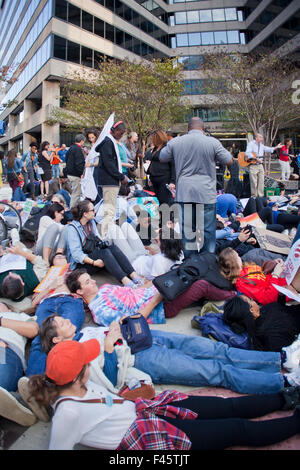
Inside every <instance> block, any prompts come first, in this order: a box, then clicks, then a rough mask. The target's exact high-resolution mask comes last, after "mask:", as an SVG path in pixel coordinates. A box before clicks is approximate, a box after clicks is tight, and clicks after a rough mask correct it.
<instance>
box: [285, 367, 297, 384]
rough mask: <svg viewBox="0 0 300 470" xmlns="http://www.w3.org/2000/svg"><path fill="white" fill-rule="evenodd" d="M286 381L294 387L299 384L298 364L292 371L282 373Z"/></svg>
mask: <svg viewBox="0 0 300 470" xmlns="http://www.w3.org/2000/svg"><path fill="white" fill-rule="evenodd" d="M284 375H285V377H286V379H287V381H288V383H289V384H290V385H292V387H296V386H299V385H300V366H298V367H297V369H295V370H294V371H293V372H291V373H290V374H284Z"/></svg>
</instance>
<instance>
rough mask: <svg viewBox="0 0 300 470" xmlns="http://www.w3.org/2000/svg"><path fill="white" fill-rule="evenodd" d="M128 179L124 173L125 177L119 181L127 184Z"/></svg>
mask: <svg viewBox="0 0 300 470" xmlns="http://www.w3.org/2000/svg"><path fill="white" fill-rule="evenodd" d="M128 181H129V179H128V178H127V176H126V175H125V178H124V179H123V180H122V181H121V184H127V183H128Z"/></svg>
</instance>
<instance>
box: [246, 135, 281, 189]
mask: <svg viewBox="0 0 300 470" xmlns="http://www.w3.org/2000/svg"><path fill="white" fill-rule="evenodd" d="M263 139H264V138H263V136H262V135H261V134H256V136H255V140H252V141H251V142H248V145H247V148H246V157H247V158H248V160H252V161H253V163H251V165H250V166H249V179H250V187H251V196H252V197H263V196H264V188H265V170H264V166H263V163H262V162H263V158H262V157H263V156H264V153H265V152H268V153H273V152H274V150H276V149H281V147H283V144H278V145H277V146H276V147H267V146H266V145H264V144H263V143H262V142H263ZM253 154H254V155H253ZM254 162H255V163H254Z"/></svg>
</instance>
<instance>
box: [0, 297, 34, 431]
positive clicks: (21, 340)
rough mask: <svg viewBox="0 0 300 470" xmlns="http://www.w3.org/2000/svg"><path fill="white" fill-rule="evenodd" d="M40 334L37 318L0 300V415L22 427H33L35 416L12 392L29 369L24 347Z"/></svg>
mask: <svg viewBox="0 0 300 470" xmlns="http://www.w3.org/2000/svg"><path fill="white" fill-rule="evenodd" d="M37 334H38V324H37V323H36V322H35V318H34V317H30V316H29V315H26V314H25V313H14V312H12V311H11V309H10V307H9V306H8V305H6V304H5V303H0V416H3V417H4V418H6V419H9V420H11V421H14V422H16V423H18V424H20V425H22V426H31V425H32V424H34V423H35V421H36V418H35V416H34V415H33V414H32V413H31V411H30V410H29V409H27V408H25V407H24V406H23V405H21V403H19V402H18V400H16V398H15V397H14V396H13V395H11V394H10V393H9V392H15V391H17V389H18V380H19V379H20V378H21V377H22V376H23V374H24V371H25V369H26V362H25V346H26V343H27V339H31V338H34V337H35V336H36V335H37Z"/></svg>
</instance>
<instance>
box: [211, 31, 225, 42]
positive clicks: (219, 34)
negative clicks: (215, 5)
mask: <svg viewBox="0 0 300 470" xmlns="http://www.w3.org/2000/svg"><path fill="white" fill-rule="evenodd" d="M214 34H215V44H227V36H226V31H216V32H215V33H214Z"/></svg>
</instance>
